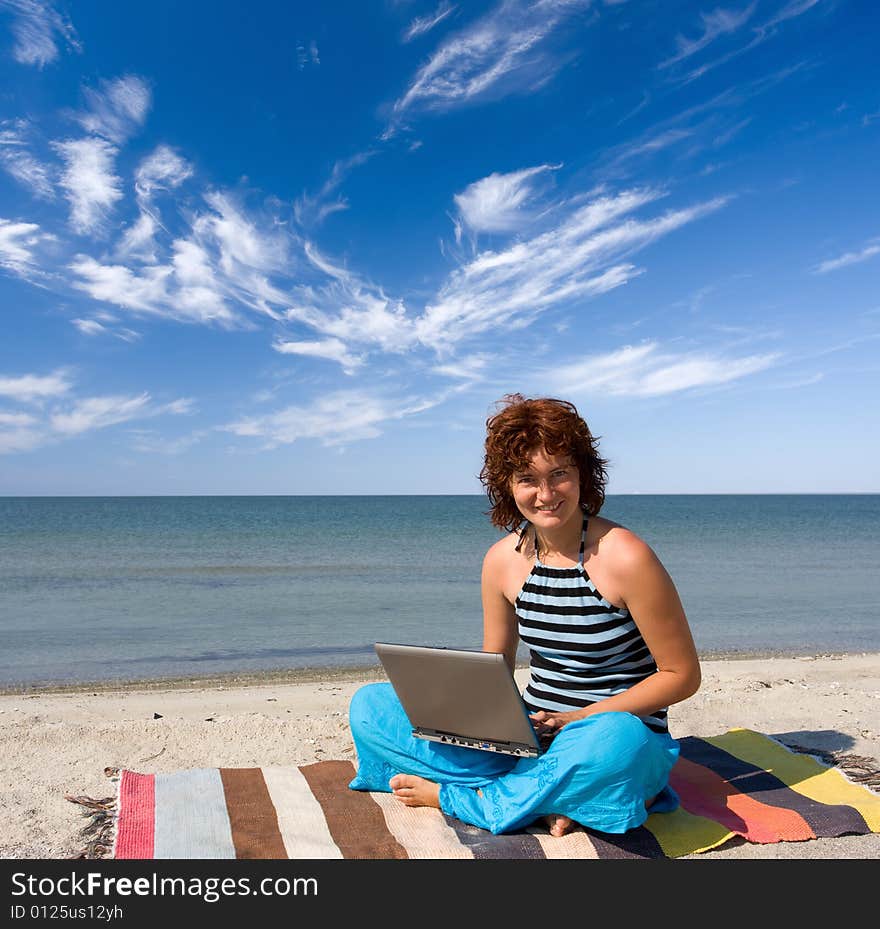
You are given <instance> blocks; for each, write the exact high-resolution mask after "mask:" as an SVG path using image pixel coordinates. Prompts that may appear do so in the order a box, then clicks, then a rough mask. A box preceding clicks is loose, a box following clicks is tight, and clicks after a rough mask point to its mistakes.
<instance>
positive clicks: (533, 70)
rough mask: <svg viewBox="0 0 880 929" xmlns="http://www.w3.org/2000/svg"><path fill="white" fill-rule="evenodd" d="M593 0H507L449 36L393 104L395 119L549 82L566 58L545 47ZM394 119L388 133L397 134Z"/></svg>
mask: <svg viewBox="0 0 880 929" xmlns="http://www.w3.org/2000/svg"><path fill="white" fill-rule="evenodd" d="M590 3H591V0H539V2H529V0H503V2H501V3H500V4H499V5H498V6H497V7H496V8H495V9H494V10H491V11H490V12H489V13H487V14H486V15H485V16H483V17H481V18H480V19H478V20H477V21H476V22H474V23H472V24H471V25H469V26H468V27H466V28H464V29H462V30H460V31H458V32H457V33H455V34H454V35H452V36H450V37H449V38H448V39H446V41H444V42H443V43H442V44H441V46H440V47H439V48H438V49H437V50H436V51H435V52H434V54H433V55H432V56H431V58H430V59H429V60H428V61H427V62H426V63H425V64H424V65H423V66H422V67H421V68H420V69H419V71H418V73H417V74H416V75H415V77H414V78H413V80H412V82H411V84H410V85H409V87H408V88H407V89H406V91H405V93H404V94H403V95H402V96H401V97H400V98H399V99H398V100H397V102H396V103H395V104H394V115H395V120H396V121H399V120H400V118H401V117H403V115H404V114H405V113H407V112H408V111H411V110H413V109H416V108H427V109H437V110H444V109H449V108H452V107H455V106H459V105H461V104H464V103H468V102H470V101H472V100H475V99H477V98H480V97H483V96H485V95H487V94H489V93H496V94H497V93H510V92H514V91H517V90H521V89H527V88H529V87H532V86H534V85H535V84H539V83H542V82H546V80H547V79H548V78H549V77H550V76H551V75H552V74H554V73H555V71H556V70H557V69H558V68H559V67H560V64H561V60H560V58H558V57H555V56H553V55H551V54H550V53H549V52H546V51H544V50H543V49H542V45H543V43H544V42H545V40H546V39H547V38H548V37H549V36H550V35H551V34H552V33H553V31H554V30H555V29H556V28H557V27H558V26H559V25H560V23H562V22H563V21H564V20H565V19H566V18H567V17H568V16H571V15H572V14H574V13H576V12H578V11H580V10H583V9H586V8H587V7H589V6H590ZM395 129H396V122H392V124H391V126H389V128H388V130H386V135H390V134H393V133H394V131H395Z"/></svg>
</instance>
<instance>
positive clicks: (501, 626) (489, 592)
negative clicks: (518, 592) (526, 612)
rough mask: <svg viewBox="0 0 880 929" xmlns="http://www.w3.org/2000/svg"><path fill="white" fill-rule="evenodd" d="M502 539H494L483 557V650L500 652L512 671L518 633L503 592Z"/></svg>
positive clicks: (505, 559)
mask: <svg viewBox="0 0 880 929" xmlns="http://www.w3.org/2000/svg"><path fill="white" fill-rule="evenodd" d="M506 541H507V540H506V539H502V540H501V541H500V542H496V543H495V544H494V545H493V546H492V547H491V548H490V549H489V551H488V552H486V557H485V558H484V559H483V573H482V579H481V590H482V599H483V651H484V652H501V653H502V654H503V655H504V658H505V660H506V661H507V664H508V666H509V667H510V670H511V671H513V670H514V666H515V664H516V648H517V645H518V644H519V634H518V632H517V620H516V613H515V611H514V608H513V604H512V603H511V602H510V601H509V600H508V599H507V597H505V595H504V579H505V577H506V575H507V570H508V559H509V554H508V552H507V551H506V550H505V547H504V543H505V542H506Z"/></svg>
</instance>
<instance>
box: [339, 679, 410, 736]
mask: <svg viewBox="0 0 880 929" xmlns="http://www.w3.org/2000/svg"><path fill="white" fill-rule="evenodd" d="M397 706H399V702H398V700H397V694H396V693H395V692H394V688H393V687H392V686H391V684H388V683H385V682H379V683H376V684H364V686H363V687H359V688H358V689H357V690H356V691H355V692H354V695H353V696H352V698H351V701H350V703H349V705H348V717H349V721H350V723H351V724H352V725H353V726H354V725H357V724H360V723H375V722H376V720H377V719H381V718H385V717H387V714H388V712H389V711H394V710H396V708H397Z"/></svg>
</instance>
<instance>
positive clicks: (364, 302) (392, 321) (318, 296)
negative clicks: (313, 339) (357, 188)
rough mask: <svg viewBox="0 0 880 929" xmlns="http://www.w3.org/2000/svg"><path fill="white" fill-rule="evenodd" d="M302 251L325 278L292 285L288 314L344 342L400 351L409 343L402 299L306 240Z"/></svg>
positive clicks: (410, 331)
mask: <svg viewBox="0 0 880 929" xmlns="http://www.w3.org/2000/svg"><path fill="white" fill-rule="evenodd" d="M305 255H306V257H307V258H308V260H309V262H310V263H311V265H312V266H313V267H314V268H315V269H317V270H318V271H320V272H321V273H322V274H323V275H325V276H326V278H329V282H328V283H325V284H322V285H320V286H297V287H295V288H294V294H293V296H294V299H293V300H292V301H291V302H292V306H291V307H290V309H288V311H287V314H286V315H287V318H288V319H289V320H291V321H293V322H299V323H304V324H305V325H307V326H310V327H311V328H313V329H315V330H316V331H317V332H320V333H321V334H322V335H325V336H330V337H332V338H335V339H339V340H341V341H342V342H343V343H345V344H346V345H348V344H349V343H355V344H359V345H363V346H369V347H373V348H379V349H381V350H382V351H386V352H402V351H405V350H406V349H408V348H410V347H411V346H412V345H413V344H414V343H415V341H416V339H415V330H414V327H413V322H412V320H411V319H410V318H409V317H408V316H407V312H406V307H405V306H404V304H403V302H402V301H400V300H394V299H392V298H390V297H388V296H387V295H386V294H385V293H384V292H383V290H382V289H381V288H379V287H376V286H375V285H373V284H371V283H370V282H368V281H364V280H363V279H362V278H361V277H360V276H359V275H357V274H355V273H354V272H352V271H349V270H348V269H346V268H343V267H340V266H338V265H336V264H334V263H333V262H332V261H331V260H330V259H329V258H327V257H326V256H325V255H323V254H321V252H319V251H318V249H317V248H316V247H315V246H314V245H313V244H312V243H311V242H307V243H306V244H305Z"/></svg>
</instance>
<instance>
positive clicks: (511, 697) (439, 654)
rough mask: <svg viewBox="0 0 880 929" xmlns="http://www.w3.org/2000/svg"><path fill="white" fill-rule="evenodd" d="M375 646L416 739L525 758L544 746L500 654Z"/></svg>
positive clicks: (392, 644)
mask: <svg viewBox="0 0 880 929" xmlns="http://www.w3.org/2000/svg"><path fill="white" fill-rule="evenodd" d="M375 649H376V654H377V655H378V656H379V660H380V661H381V662H382V666H383V667H384V669H385V673H386V674H387V675H388V680H389V681H390V682H391V686H392V687H393V688H394V690H395V693H396V694H397V697H398V699H399V700H400V702H401V704H402V706H403V709H404V711H405V712H406V715H407V717H408V718H409V722H410V725H411V726H412V727H413V729H412V734H413V735H414V736H415V737H416V738H418V739H429V740H430V741H433V742H444V743H446V744H448V745H461V746H464V747H466V748H475V749H479V750H480V751H486V752H502V753H503V754H506V755H520V756H523V757H529V758H535V757H537V756H538V755H540V754H542V752H543V751H544V750H545V748H546V744H547V743H546V742H544V741H542V739H539V737H538V736H537V734H536V733H535V729H534V726H533V725H532V722H531V720H530V719H529V714H528V710H527V709H526V705H525V703H524V702H523V699H522V696H521V695H520V692H519V690H518V689H517V686H516V681H515V680H514V678H513V674H512V673H511V671H510V668H509V667H508V665H507V662H506V661H505V660H504V655H502V654H500V653H496V652H481V651H475V650H471V649H453V648H438V647H432V646H427V645H400V644H394V643H390V642H377V643H376V644H375Z"/></svg>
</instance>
